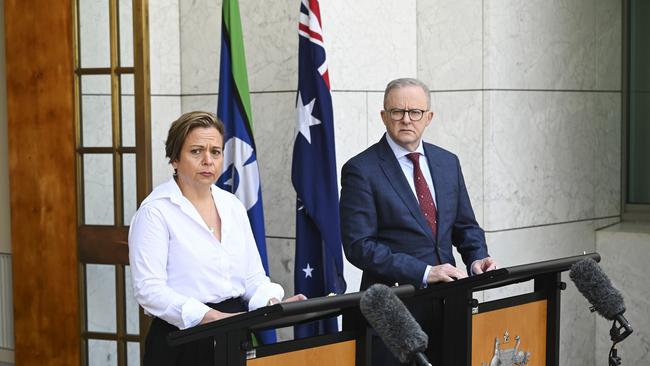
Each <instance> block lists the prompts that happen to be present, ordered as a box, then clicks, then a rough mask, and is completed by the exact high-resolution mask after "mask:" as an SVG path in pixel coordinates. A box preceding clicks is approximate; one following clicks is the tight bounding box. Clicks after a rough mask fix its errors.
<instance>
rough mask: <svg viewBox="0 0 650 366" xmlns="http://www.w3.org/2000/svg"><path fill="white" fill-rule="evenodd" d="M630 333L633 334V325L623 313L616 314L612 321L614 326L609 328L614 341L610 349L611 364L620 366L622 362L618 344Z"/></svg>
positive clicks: (610, 365)
mask: <svg viewBox="0 0 650 366" xmlns="http://www.w3.org/2000/svg"><path fill="white" fill-rule="evenodd" d="M630 334H632V326H630V323H629V322H628V321H627V319H625V317H624V316H623V313H621V314H618V315H616V317H615V318H614V322H613V323H612V328H611V329H610V330H609V336H610V338H611V340H612V342H613V343H612V348H610V349H609V366H618V365H620V364H621V358H620V357H619V356H618V352H617V350H616V345H617V344H618V343H619V342H621V341H623V340H624V339H625V338H627V336H629V335H630Z"/></svg>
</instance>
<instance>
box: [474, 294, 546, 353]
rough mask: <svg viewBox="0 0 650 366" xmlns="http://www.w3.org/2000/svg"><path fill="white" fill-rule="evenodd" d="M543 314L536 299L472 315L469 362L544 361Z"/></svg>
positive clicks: (544, 332)
mask: <svg viewBox="0 0 650 366" xmlns="http://www.w3.org/2000/svg"><path fill="white" fill-rule="evenodd" d="M546 314H547V300H539V301H534V302H529V303H526V304H522V305H515V306H510V307H505V308H501V309H497V310H492V311H486V312H483V313H479V314H475V315H473V316H472V366H484V365H487V366H490V365H493V364H497V365H513V364H516V365H545V364H546ZM497 360H501V362H500V363H499V362H497ZM492 362H497V363H492Z"/></svg>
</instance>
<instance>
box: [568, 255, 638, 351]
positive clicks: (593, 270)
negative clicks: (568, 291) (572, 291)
mask: <svg viewBox="0 0 650 366" xmlns="http://www.w3.org/2000/svg"><path fill="white" fill-rule="evenodd" d="M569 277H571V280H573V282H574V283H575V284H576V287H577V288H578V290H579V291H580V293H582V295H583V296H584V297H585V298H587V300H589V302H590V303H591V305H592V306H591V311H592V312H593V311H597V312H598V314H600V315H602V316H603V317H605V318H606V319H609V320H613V321H614V324H613V325H612V329H611V330H610V331H609V335H610V336H611V339H612V341H613V342H614V343H618V342H620V341H622V340H623V339H625V338H626V337H627V336H629V335H630V334H632V327H631V326H630V323H628V321H627V319H625V317H624V316H623V313H624V312H625V304H624V303H623V295H621V293H620V292H619V291H618V290H617V289H615V288H614V287H613V286H612V282H611V281H610V280H609V277H607V275H606V274H605V273H604V272H603V271H602V269H601V268H600V266H598V264H597V263H596V261H594V260H593V259H591V258H587V259H583V260H581V261H579V262H577V263H574V264H573V265H572V266H571V271H570V272H569ZM617 323H618V324H619V325H620V326H619V325H617Z"/></svg>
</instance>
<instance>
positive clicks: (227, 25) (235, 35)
mask: <svg viewBox="0 0 650 366" xmlns="http://www.w3.org/2000/svg"><path fill="white" fill-rule="evenodd" d="M222 16H223V17H222V23H221V65H220V71H219V101H218V103H217V116H218V117H219V119H221V120H222V121H223V123H224V126H225V136H224V137H225V138H226V141H225V144H224V152H223V153H224V164H223V173H222V174H221V176H220V177H219V179H218V180H217V185H218V186H219V187H221V188H223V189H225V190H227V191H229V192H232V193H233V194H234V195H235V196H237V198H239V200H240V201H241V202H242V203H243V204H244V206H245V207H246V210H247V211H248V219H249V221H250V225H251V228H252V230H253V235H254V236H255V242H256V244H257V249H258V251H259V254H260V257H261V259H262V264H263V266H264V270H265V271H266V274H267V275H268V274H269V265H268V260H267V257H266V240H265V234H264V209H263V207H262V188H261V185H260V174H259V168H258V166H257V155H256V153H255V141H254V139H253V123H252V117H251V103H250V98H249V95H248V77H247V73H246V58H245V57H244V40H243V35H242V27H241V19H240V16H239V4H238V1H237V0H224V1H223V14H222ZM259 336H260V339H261V341H262V342H263V343H273V342H275V339H276V338H275V331H265V332H260V333H259Z"/></svg>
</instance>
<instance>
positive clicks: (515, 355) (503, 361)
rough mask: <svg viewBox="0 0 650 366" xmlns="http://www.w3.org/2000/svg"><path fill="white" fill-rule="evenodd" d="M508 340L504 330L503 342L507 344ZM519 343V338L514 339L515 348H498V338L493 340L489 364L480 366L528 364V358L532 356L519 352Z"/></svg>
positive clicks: (507, 334) (508, 337)
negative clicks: (492, 353) (492, 350)
mask: <svg viewBox="0 0 650 366" xmlns="http://www.w3.org/2000/svg"><path fill="white" fill-rule="evenodd" d="M509 339H510V334H509V333H508V331H507V330H506V331H505V333H504V334H503V342H504V343H507V342H508V340H509ZM519 343H521V337H519V336H516V337H515V347H514V348H506V349H500V348H499V337H495V338H494V356H492V359H491V360H490V363H489V364H488V363H485V362H481V366H515V365H517V366H521V365H526V364H528V361H529V360H530V357H531V356H532V355H531V354H530V352H528V351H520V350H519Z"/></svg>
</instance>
